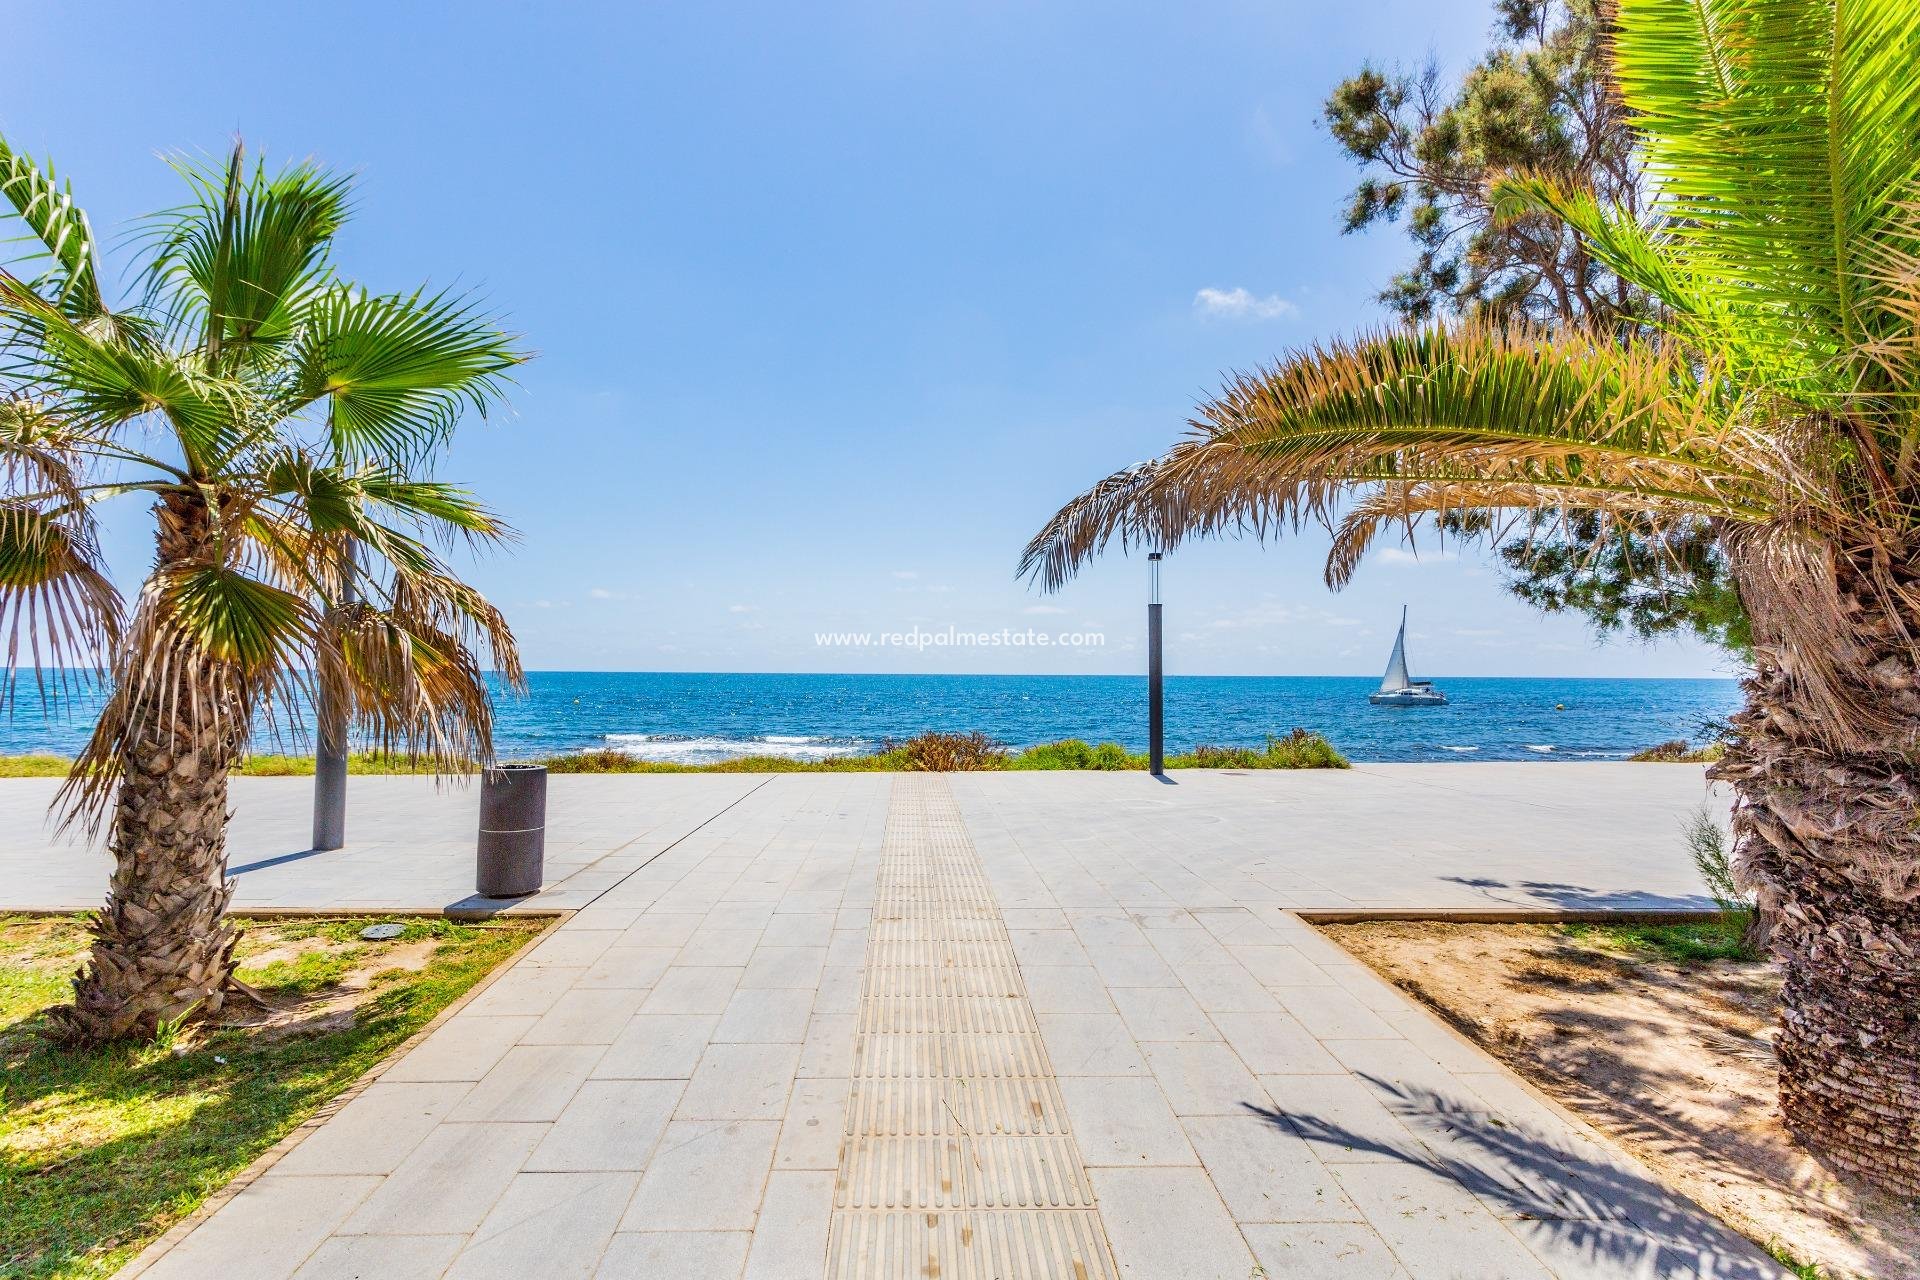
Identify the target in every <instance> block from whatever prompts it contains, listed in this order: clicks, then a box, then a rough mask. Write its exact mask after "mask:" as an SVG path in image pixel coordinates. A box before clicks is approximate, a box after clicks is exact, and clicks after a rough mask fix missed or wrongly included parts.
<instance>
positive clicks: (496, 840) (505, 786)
mask: <svg viewBox="0 0 1920 1280" xmlns="http://www.w3.org/2000/svg"><path fill="white" fill-rule="evenodd" d="M546 856H547V767H546V766H545V765H543V764H503V765H499V766H496V767H495V768H492V769H489V770H488V771H487V772H486V773H484V774H482V775H481V778H480V844H479V850H478V857H477V859H476V864H477V865H476V867H475V872H474V887H475V888H476V889H477V890H478V891H479V892H480V894H481V895H482V896H483V897H488V898H520V897H525V896H526V895H527V894H529V893H538V892H540V883H541V878H542V876H543V875H544V874H545V871H546V865H545V864H546Z"/></svg>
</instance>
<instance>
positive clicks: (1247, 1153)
mask: <svg viewBox="0 0 1920 1280" xmlns="http://www.w3.org/2000/svg"><path fill="white" fill-rule="evenodd" d="M1181 1124H1182V1125H1183V1126H1184V1127H1185V1129H1186V1131H1187V1140H1188V1141H1190V1142H1191V1143H1192V1144H1193V1149H1194V1151H1195V1152H1196V1153H1198V1155H1199V1157H1200V1162H1201V1163H1202V1164H1203V1165H1205V1166H1206V1169H1207V1176H1208V1177H1210V1178H1212V1179H1213V1185H1214V1189H1215V1190H1217V1191H1219V1193H1220V1198H1221V1199H1222V1200H1224V1201H1226V1205H1227V1212H1229V1213H1231V1214H1232V1215H1233V1217H1234V1220H1235V1221H1236V1222H1241V1223H1247V1222H1359V1221H1361V1217H1360V1212H1359V1210H1357V1209H1355V1208H1354V1207H1353V1204H1352V1203H1351V1202H1350V1201H1349V1200H1348V1199H1347V1197H1346V1193H1345V1192H1343V1191H1341V1189H1340V1184H1339V1182H1338V1181H1337V1180H1336V1179H1335V1178H1334V1177H1333V1175H1332V1174H1331V1173H1329V1172H1327V1170H1326V1168H1325V1167H1324V1166H1322V1165H1321V1163H1320V1161H1319V1160H1318V1159H1317V1158H1316V1157H1315V1156H1314V1154H1313V1149H1312V1148H1311V1147H1309V1146H1308V1145H1307V1144H1306V1142H1305V1141H1304V1140H1302V1139H1301V1138H1300V1137H1299V1136H1298V1135H1296V1134H1295V1133H1294V1132H1293V1131H1292V1130H1291V1129H1289V1128H1288V1127H1287V1126H1286V1125H1285V1124H1284V1123H1282V1122H1279V1121H1276V1120H1274V1119H1272V1118H1270V1117H1267V1116H1257V1115H1248V1114H1246V1113H1244V1112H1242V1113H1241V1114H1240V1115H1218V1116H1191V1117H1188V1118H1186V1119H1184V1120H1182V1121H1181ZM1255 1252H1258V1249H1257V1248H1256V1250H1255Z"/></svg>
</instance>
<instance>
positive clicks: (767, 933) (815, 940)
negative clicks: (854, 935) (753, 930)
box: [760, 911, 834, 947]
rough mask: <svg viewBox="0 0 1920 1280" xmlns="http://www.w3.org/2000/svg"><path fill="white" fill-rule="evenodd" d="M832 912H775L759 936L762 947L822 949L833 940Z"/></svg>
mask: <svg viewBox="0 0 1920 1280" xmlns="http://www.w3.org/2000/svg"><path fill="white" fill-rule="evenodd" d="M833 928H834V917H833V913H832V912H826V911H821V912H806V913H800V914H793V913H783V912H775V913H774V916H773V918H772V919H771V920H769V921H767V927H766V928H765V929H764V930H763V931H762V932H761V934H760V945H761V946H763V947H824V946H826V945H827V944H828V942H830V941H831V940H832V938H833Z"/></svg>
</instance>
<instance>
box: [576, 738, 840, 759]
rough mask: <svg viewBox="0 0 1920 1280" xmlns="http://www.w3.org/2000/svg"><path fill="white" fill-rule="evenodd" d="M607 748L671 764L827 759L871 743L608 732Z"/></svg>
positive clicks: (818, 739)
mask: <svg viewBox="0 0 1920 1280" xmlns="http://www.w3.org/2000/svg"><path fill="white" fill-rule="evenodd" d="M605 741H606V744H607V749H609V750H612V751H618V752H619V753H620V754H622V755H627V756H632V757H633V758H634V759H636V760H661V761H665V762H668V763H671V764H713V763H715V762H716V761H720V760H738V759H740V758H741V757H742V756H783V757H786V758H787V759H790V760H825V759H827V758H828V757H829V756H848V755H855V754H858V753H859V752H862V751H866V750H869V749H870V746H871V744H869V743H866V742H862V741H858V740H853V741H849V740H847V739H844V738H821V737H803V736H796V735H793V734H780V733H767V734H761V735H759V736H758V737H750V738H721V737H713V736H701V737H688V736H683V735H679V734H670V733H609V734H607V735H606V738H605Z"/></svg>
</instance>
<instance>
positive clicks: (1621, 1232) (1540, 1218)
mask: <svg viewBox="0 0 1920 1280" xmlns="http://www.w3.org/2000/svg"><path fill="white" fill-rule="evenodd" d="M1355 1078H1356V1079H1358V1080H1361V1081H1363V1082H1365V1083H1366V1084H1367V1085H1368V1086H1369V1088H1370V1089H1371V1090H1372V1092H1373V1093H1374V1094H1375V1095H1376V1096H1377V1097H1378V1098H1379V1099H1380V1101H1381V1102H1382V1103H1384V1104H1385V1106H1386V1109H1387V1110H1388V1112H1390V1113H1391V1114H1392V1116H1393V1118H1394V1119H1395V1120H1397V1121H1398V1122H1399V1123H1400V1125H1402V1126H1404V1128H1405V1131H1404V1133H1393V1132H1386V1131H1384V1130H1383V1131H1381V1132H1375V1133H1363V1132H1360V1131H1359V1130H1357V1129H1355V1128H1352V1127H1351V1126H1349V1125H1347V1124H1343V1123H1341V1122H1340V1121H1338V1120H1333V1119H1328V1118H1325V1117H1322V1116H1318V1115H1315V1114H1313V1113H1312V1112H1310V1111H1303V1110H1294V1109H1289V1108H1287V1107H1285V1105H1284V1103H1283V1104H1281V1105H1277V1106H1274V1107H1259V1106H1253V1105H1250V1104H1249V1105H1248V1106H1247V1109H1248V1110H1249V1111H1250V1112H1252V1113H1253V1114H1255V1115H1257V1116H1259V1117H1261V1118H1262V1119H1264V1120H1266V1121H1267V1122H1269V1123H1270V1124H1273V1125H1276V1126H1278V1127H1279V1128H1281V1129H1283V1130H1285V1131H1286V1132H1288V1133H1292V1134H1296V1135H1298V1136H1299V1137H1301V1138H1303V1139H1305V1140H1306V1141H1307V1142H1309V1143H1310V1144H1312V1145H1313V1146H1314V1147H1315V1148H1316V1149H1318V1150H1333V1151H1339V1152H1342V1153H1343V1154H1346V1155H1347V1156H1348V1158H1349V1160H1351V1158H1352V1156H1353V1155H1370V1156H1381V1157H1387V1158H1389V1159H1391V1160H1393V1161H1395V1162H1398V1163H1400V1164H1403V1165H1407V1166H1411V1167H1413V1168H1417V1169H1421V1170H1424V1171H1425V1172H1427V1173H1429V1174H1432V1175H1434V1176H1435V1177H1436V1178H1441V1179H1445V1180H1446V1181H1448V1182H1451V1183H1453V1184H1455V1185H1456V1186H1459V1187H1461V1188H1463V1189H1465V1190H1466V1191H1467V1192H1469V1193H1471V1194H1472V1195H1473V1197H1474V1198H1475V1199H1477V1200H1478V1201H1479V1202H1480V1203H1481V1204H1482V1205H1483V1206H1484V1207H1485V1208H1486V1209H1487V1210H1488V1211H1489V1212H1490V1213H1492V1214H1493V1215H1494V1216H1495V1217H1496V1218H1499V1219H1501V1220H1503V1221H1504V1222H1506V1223H1507V1224H1508V1225H1509V1226H1510V1227H1511V1228H1512V1229H1513V1230H1514V1232H1515V1234H1516V1235H1519V1236H1520V1237H1521V1238H1522V1239H1523V1240H1524V1242H1525V1243H1526V1244H1527V1246H1528V1247H1529V1248H1530V1249H1532V1250H1533V1251H1534V1252H1535V1253H1536V1254H1538V1255H1539V1256H1541V1257H1542V1258H1544V1259H1546V1260H1547V1262H1548V1264H1549V1266H1551V1267H1552V1268H1553V1269H1554V1270H1555V1271H1556V1272H1557V1273H1562V1274H1569V1275H1583V1276H1584V1275H1605V1276H1620V1277H1623V1278H1625V1277H1631V1278H1634V1280H1639V1278H1640V1277H1645V1278H1646V1280H1654V1278H1655V1277H1697V1278H1699V1280H1708V1278H1711V1280H1779V1278H1780V1277H1782V1276H1783V1275H1785V1273H1784V1272H1783V1271H1782V1270H1781V1268H1780V1267H1779V1265H1778V1264H1776V1263H1775V1262H1774V1261H1773V1260H1772V1259H1770V1258H1768V1257H1767V1256H1766V1255H1765V1254H1764V1253H1762V1252H1761V1251H1760V1250H1759V1249H1757V1248H1756V1247H1755V1246H1754V1245H1752V1244H1751V1243H1750V1242H1748V1241H1747V1240H1745V1239H1743V1238H1741V1237H1740V1236H1738V1235H1736V1234H1735V1233H1734V1232H1733V1231H1732V1230H1730V1229H1729V1228H1727V1227H1725V1226H1723V1225H1721V1224H1720V1223H1719V1222H1718V1221H1717V1220H1715V1219H1714V1218H1712V1217H1710V1216H1709V1215H1707V1214H1706V1213H1704V1212H1702V1211H1701V1210H1699V1209H1698V1208H1696V1207H1695V1206H1693V1205H1692V1204H1691V1203H1690V1202H1688V1201H1687V1200H1685V1199H1684V1198H1683V1197H1681V1196H1679V1195H1678V1194H1676V1193H1674V1192H1671V1191H1668V1190H1667V1189H1666V1188H1665V1187H1663V1186H1661V1185H1660V1184H1659V1183H1658V1182H1656V1181H1654V1180H1653V1179H1652V1178H1651V1177H1650V1176H1648V1174H1647V1173H1646V1172H1645V1171H1643V1170H1642V1169H1641V1168H1640V1167H1639V1166H1638V1165H1636V1164H1634V1163H1633V1162H1632V1161H1630V1160H1628V1159H1627V1158H1626V1157H1624V1156H1621V1155H1616V1154H1615V1153H1613V1152H1610V1151H1608V1150H1607V1149H1605V1148H1603V1147H1600V1146H1598V1145H1596V1144H1591V1143H1587V1142H1584V1141H1581V1140H1579V1139H1577V1138H1576V1139H1573V1140H1569V1139H1568V1138H1555V1137H1552V1136H1549V1135H1547V1134H1544V1133H1541V1132H1538V1131H1536V1130H1533V1129H1531V1128H1530V1127H1528V1126H1527V1125H1525V1124H1521V1123H1516V1122H1514V1121H1510V1120H1507V1119H1504V1118H1502V1117H1499V1116H1496V1115H1494V1114H1493V1113H1491V1112H1489V1111H1487V1110H1486V1109H1485V1104H1484V1103H1479V1102H1478V1100H1476V1104H1475V1105H1472V1106H1469V1105H1466V1104H1463V1103H1462V1102H1461V1101H1460V1100H1459V1099H1457V1098H1452V1097H1448V1096H1446V1095H1444V1094H1441V1093H1439V1092H1437V1091H1435V1090H1433V1089H1430V1088H1426V1087H1422V1086H1417V1085H1404V1084H1400V1083H1397V1082H1394V1081H1389V1080H1383V1079H1380V1078H1378V1077H1374V1076H1370V1075H1367V1074H1365V1073H1361V1072H1356V1073H1355Z"/></svg>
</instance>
